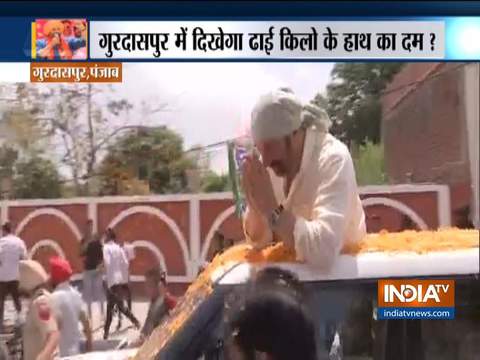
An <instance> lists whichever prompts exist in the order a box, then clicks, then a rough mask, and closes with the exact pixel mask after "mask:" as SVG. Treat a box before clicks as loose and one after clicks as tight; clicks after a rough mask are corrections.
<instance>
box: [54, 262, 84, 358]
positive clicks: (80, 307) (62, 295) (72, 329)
mask: <svg viewBox="0 0 480 360" xmlns="http://www.w3.org/2000/svg"><path fill="white" fill-rule="evenodd" d="M49 263H50V282H51V284H52V286H53V287H54V288H55V290H54V291H53V293H52V296H51V300H52V305H53V309H54V313H55V317H56V319H57V323H58V328H59V331H60V344H59V345H60V356H61V357H67V356H74V355H77V354H80V348H81V346H80V345H81V335H80V331H79V329H78V324H79V322H80V323H82V326H83V332H84V335H85V339H86V341H85V344H86V346H85V350H86V352H89V351H91V350H92V329H91V326H90V320H89V318H88V315H87V310H86V305H85V303H84V302H83V300H82V295H80V293H79V292H78V291H77V290H76V289H75V288H74V287H73V286H72V285H71V284H70V278H71V276H72V273H73V271H72V268H71V266H70V263H69V262H68V261H67V260H65V259H62V258H61V257H58V256H54V257H51V258H50V260H49Z"/></svg>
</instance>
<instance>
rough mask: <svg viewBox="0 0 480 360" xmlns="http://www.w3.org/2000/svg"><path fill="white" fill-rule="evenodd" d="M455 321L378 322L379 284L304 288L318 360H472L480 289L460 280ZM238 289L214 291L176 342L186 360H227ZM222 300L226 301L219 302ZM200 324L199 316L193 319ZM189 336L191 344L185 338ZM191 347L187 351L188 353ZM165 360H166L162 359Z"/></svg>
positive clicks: (479, 332) (479, 330) (478, 345)
mask: <svg viewBox="0 0 480 360" xmlns="http://www.w3.org/2000/svg"><path fill="white" fill-rule="evenodd" d="M455 285H456V286H455V289H456V317H455V319H454V320H377V319H376V299H377V281H376V280H374V279H372V280H355V281H351V280H348V281H321V282H309V283H304V286H305V288H306V292H307V305H308V307H309V309H310V311H311V313H312V316H313V319H314V322H315V327H316V338H317V349H318V358H319V360H373V359H375V360H443V359H445V360H451V359H458V360H471V359H474V358H475V356H478V354H479V353H480V352H479V351H480V326H479V325H478V324H480V284H479V282H478V280H477V279H476V278H474V277H464V278H457V279H456V284H455ZM239 289H240V287H239V286H233V287H220V288H217V289H216V290H215V296H216V300H215V301H214V302H213V301H207V302H208V303H210V305H209V306H208V307H200V308H199V311H200V312H201V313H202V316H201V318H203V319H207V320H206V321H203V322H202V324H201V325H199V326H196V327H195V329H193V328H191V329H190V330H189V331H188V335H186V333H185V332H179V334H182V333H183V335H182V337H184V339H185V340H184V341H183V342H179V341H178V340H175V339H172V343H169V345H168V346H167V348H170V351H171V349H172V348H173V347H172V346H171V344H173V343H177V344H178V345H177V346H175V348H176V351H178V349H180V344H182V345H181V348H183V349H184V350H181V351H180V353H182V359H186V360H187V359H194V360H198V359H204V360H218V359H223V348H222V344H223V341H224V339H225V335H226V334H225V332H224V331H225V329H224V327H223V325H224V322H223V318H224V306H222V301H223V303H225V301H227V300H228V301H231V297H232V296H234V294H235V293H236V291H237V290H239ZM221 299H223V300H221ZM194 318H195V319H196V321H197V322H198V319H199V317H198V315H194ZM187 337H188V339H187ZM187 348H188V351H186V350H185V349H187ZM162 359H163V358H162ZM172 359H173V358H172Z"/></svg>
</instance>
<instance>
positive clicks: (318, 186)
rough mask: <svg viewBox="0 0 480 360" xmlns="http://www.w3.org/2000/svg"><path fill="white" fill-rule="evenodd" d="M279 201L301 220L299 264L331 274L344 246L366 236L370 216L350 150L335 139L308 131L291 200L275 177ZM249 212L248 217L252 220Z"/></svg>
mask: <svg viewBox="0 0 480 360" xmlns="http://www.w3.org/2000/svg"><path fill="white" fill-rule="evenodd" d="M269 172H270V177H271V179H272V184H273V188H274V191H275V196H276V198H277V200H278V201H279V203H282V204H283V205H284V207H285V209H288V210H289V211H290V212H291V213H292V214H293V215H295V217H296V222H295V229H294V240H295V250H296V253H297V257H298V260H300V261H306V262H307V263H309V264H310V265H312V266H316V267H319V268H322V269H325V270H328V269H329V268H330V267H331V266H332V264H333V262H334V261H335V259H336V257H337V256H338V255H339V253H340V250H341V249H342V247H343V245H344V244H345V243H347V242H357V241H359V240H360V239H362V238H363V237H364V236H365V234H366V227H365V214H364V212H363V207H362V203H361V201H360V198H359V195H358V189H357V182H356V179H355V170H354V167H353V161H352V158H351V156H350V152H349V151H348V148H347V147H346V146H345V145H344V144H343V143H342V142H340V141H339V140H337V139H336V138H335V137H333V136H332V135H330V134H326V133H323V132H319V131H316V130H315V129H308V130H307V134H306V137H305V144H304V151H303V157H302V163H301V166H300V171H299V172H298V174H297V176H296V177H295V179H294V180H293V183H292V185H291V188H290V192H289V194H288V197H285V193H284V179H283V178H280V177H278V176H276V175H275V174H274V173H273V172H272V171H269ZM250 214H251V213H250V212H248V211H247V214H246V216H247V217H248V216H251V215H250Z"/></svg>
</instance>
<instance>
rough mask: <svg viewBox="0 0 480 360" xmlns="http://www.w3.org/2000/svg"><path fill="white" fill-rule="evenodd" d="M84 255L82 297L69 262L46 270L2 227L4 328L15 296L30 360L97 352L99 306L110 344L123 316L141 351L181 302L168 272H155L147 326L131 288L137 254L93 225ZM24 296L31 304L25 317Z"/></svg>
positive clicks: (150, 275)
mask: <svg viewBox="0 0 480 360" xmlns="http://www.w3.org/2000/svg"><path fill="white" fill-rule="evenodd" d="M103 239H105V240H103ZM79 255H80V256H81V257H82V258H83V265H84V272H83V277H82V286H81V287H82V290H81V292H80V291H79V290H77V288H76V287H75V286H74V285H73V284H72V276H73V270H72V267H71V265H70V263H69V261H68V260H66V259H64V258H62V257H59V256H53V257H50V258H49V259H48V268H47V269H46V268H44V267H43V266H42V265H41V264H40V263H39V262H37V261H35V260H31V259H28V255H27V249H26V246H25V243H24V241H23V240H22V239H20V238H19V237H17V236H16V235H14V233H13V229H12V226H11V225H10V223H5V224H3V225H2V236H1V237H0V316H1V320H2V321H1V323H0V329H2V332H5V330H6V329H5V322H4V319H3V314H4V304H5V301H6V299H7V297H9V296H10V297H11V298H12V300H13V303H14V306H15V310H16V320H15V322H14V323H15V324H14V327H15V326H17V327H20V328H21V329H22V341H23V347H22V348H23V358H24V359H25V360H47V359H53V358H54V356H60V357H65V356H72V355H76V354H80V353H84V352H89V351H92V350H94V347H93V338H94V336H93V333H94V329H93V328H92V305H93V304H95V303H98V305H99V308H100V313H101V314H102V318H104V320H105V322H104V326H103V339H104V340H106V339H108V338H109V335H110V326H111V323H112V319H113V316H114V313H118V317H119V320H118V321H119V323H118V326H117V329H120V328H121V323H122V315H123V316H125V317H126V318H127V319H129V320H130V321H131V323H132V324H133V325H134V327H135V328H136V329H137V330H139V333H138V337H137V338H136V339H134V340H132V341H129V342H128V345H129V346H131V347H137V346H140V345H141V344H142V343H143V341H144V340H145V339H146V338H147V337H148V336H149V335H150V333H151V332H152V331H153V329H155V328H156V327H157V326H158V325H159V324H160V322H161V321H162V320H163V319H164V318H165V317H166V316H168V314H169V312H170V311H171V310H172V309H173V308H174V307H175V305H176V301H177V299H176V298H175V297H174V296H173V295H172V294H171V293H170V292H169V291H168V287H167V280H166V273H165V271H163V269H160V268H159V267H152V268H151V269H149V270H148V271H147V272H146V274H145V283H144V284H145V292H146V294H147V296H148V299H149V300H150V305H149V309H148V314H147V317H146V320H145V323H144V325H143V326H141V324H140V321H139V320H138V319H137V317H136V316H135V315H134V314H133V312H132V292H131V289H130V285H129V283H130V281H129V280H130V279H129V277H130V271H129V267H130V262H131V261H132V260H133V258H134V256H135V254H134V249H133V248H132V247H131V246H128V245H127V244H125V243H124V242H123V241H121V240H119V239H118V238H117V236H116V234H115V232H114V231H113V230H112V229H107V230H106V232H105V235H104V236H103V237H101V236H98V235H96V234H94V233H93V231H92V221H91V220H89V221H88V222H87V224H86V229H85V233H84V236H83V239H82V241H81V245H80V251H79ZM20 294H24V295H26V296H27V297H28V300H29V305H28V309H27V312H26V315H25V317H24V318H22V302H21V297H20ZM105 299H106V316H105ZM80 325H81V329H82V330H83V336H82V334H81V331H80ZM1 349H2V348H1V347H0V359H1V360H3V358H2V356H7V354H6V353H5V351H4V353H3V354H2V351H1ZM7 359H8V358H7Z"/></svg>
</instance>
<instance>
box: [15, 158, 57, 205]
mask: <svg viewBox="0 0 480 360" xmlns="http://www.w3.org/2000/svg"><path fill="white" fill-rule="evenodd" d="M61 193H62V192H61V181H60V175H59V174H58V171H57V168H56V167H55V164H53V163H52V162H51V161H50V160H48V159H44V158H41V157H38V156H34V157H32V158H30V159H28V160H20V161H19V162H18V163H17V164H16V166H15V176H14V178H13V195H14V197H15V198H16V199H50V198H57V197H60V196H61Z"/></svg>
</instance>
